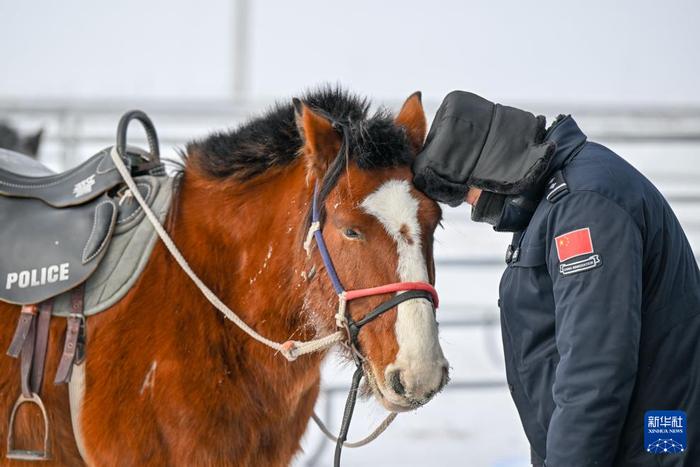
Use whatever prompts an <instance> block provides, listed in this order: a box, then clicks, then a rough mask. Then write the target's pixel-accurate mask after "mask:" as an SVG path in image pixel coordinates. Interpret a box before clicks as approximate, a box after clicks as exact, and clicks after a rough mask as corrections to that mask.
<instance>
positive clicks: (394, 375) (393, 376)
mask: <svg viewBox="0 0 700 467" xmlns="http://www.w3.org/2000/svg"><path fill="white" fill-rule="evenodd" d="M389 385H390V386H391V389H393V390H394V392H395V393H396V394H398V395H400V396H403V395H404V394H405V393H406V388H405V387H404V385H403V383H402V382H401V370H394V371H392V372H391V373H389Z"/></svg>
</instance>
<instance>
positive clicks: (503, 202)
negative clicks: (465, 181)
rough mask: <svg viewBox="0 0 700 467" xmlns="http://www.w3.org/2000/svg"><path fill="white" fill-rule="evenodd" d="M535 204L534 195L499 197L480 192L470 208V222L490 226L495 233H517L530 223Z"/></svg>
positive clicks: (495, 194)
mask: <svg viewBox="0 0 700 467" xmlns="http://www.w3.org/2000/svg"><path fill="white" fill-rule="evenodd" d="M537 204H538V200H537V197H536V196H535V195H534V193H523V194H521V195H500V194H497V193H492V192H490V191H482V192H481V195H480V196H479V201H477V202H476V205H475V206H474V207H473V208H472V220H473V221H474V222H486V223H487V224H491V225H492V226H493V230H495V231H496V232H519V231H521V230H524V229H525V227H527V225H528V224H529V223H530V219H531V218H532V215H533V214H534V213H535V209H537Z"/></svg>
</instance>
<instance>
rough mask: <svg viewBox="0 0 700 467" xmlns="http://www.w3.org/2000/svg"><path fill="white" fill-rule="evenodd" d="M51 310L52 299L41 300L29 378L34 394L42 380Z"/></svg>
mask: <svg viewBox="0 0 700 467" xmlns="http://www.w3.org/2000/svg"><path fill="white" fill-rule="evenodd" d="M52 311H53V300H47V301H45V302H42V303H41V305H40V306H39V317H38V319H37V323H36V337H35V340H34V358H33V359H32V378H31V388H32V391H33V392H34V393H36V394H39V392H40V391H41V384H42V383H43V381H44V363H45V362H46V350H47V349H48V346H49V329H50V328H49V325H50V324H51V312H52Z"/></svg>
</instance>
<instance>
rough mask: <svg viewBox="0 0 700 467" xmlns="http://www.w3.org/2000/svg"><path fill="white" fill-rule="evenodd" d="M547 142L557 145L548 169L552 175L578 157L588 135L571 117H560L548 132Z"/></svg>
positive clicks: (548, 172) (548, 173)
mask: <svg viewBox="0 0 700 467" xmlns="http://www.w3.org/2000/svg"><path fill="white" fill-rule="evenodd" d="M545 141H553V142H554V143H556V145H557V148H556V150H555V152H554V157H553V158H552V162H550V164H549V168H548V169H547V175H551V174H552V173H554V172H556V171H557V170H560V169H561V168H562V167H564V166H565V165H566V164H568V163H569V161H571V159H573V158H574V156H576V154H577V153H578V151H579V149H580V148H581V146H582V145H583V143H585V142H586V135H585V134H584V133H583V132H582V131H581V129H580V128H579V127H578V124H576V121H575V120H574V118H573V117H572V116H571V115H567V116H564V117H562V116H560V117H559V118H557V120H556V121H555V122H554V123H553V124H552V126H551V127H550V128H549V129H548V130H547V134H546V135H545ZM545 179H546V177H545Z"/></svg>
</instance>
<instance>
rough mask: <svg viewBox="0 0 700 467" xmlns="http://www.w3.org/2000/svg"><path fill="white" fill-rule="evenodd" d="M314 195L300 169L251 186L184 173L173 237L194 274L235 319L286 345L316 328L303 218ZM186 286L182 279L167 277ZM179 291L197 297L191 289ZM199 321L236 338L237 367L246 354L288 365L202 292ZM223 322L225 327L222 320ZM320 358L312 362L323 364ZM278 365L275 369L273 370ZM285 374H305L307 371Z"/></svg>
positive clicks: (312, 334)
mask: <svg viewBox="0 0 700 467" xmlns="http://www.w3.org/2000/svg"><path fill="white" fill-rule="evenodd" d="M311 194H312V190H311V189H310V188H309V187H308V186H307V183H306V181H305V169H304V167H303V165H302V164H296V163H295V164H293V165H292V166H290V167H288V168H286V169H285V170H284V171H280V172H278V173H277V174H270V175H261V176H259V177H258V178H256V179H254V180H252V181H250V182H246V183H235V182H233V181H231V180H210V179H206V178H205V177H202V176H200V175H199V174H197V173H196V172H194V171H192V172H188V171H186V172H185V174H184V177H183V180H182V184H181V187H180V192H179V197H178V201H177V211H176V212H175V213H173V215H174V216H175V218H174V219H173V220H174V222H171V223H170V225H171V227H170V231H171V234H172V237H173V239H174V240H175V243H176V244H177V245H178V247H179V248H180V249H181V251H182V253H183V255H184V256H185V258H187V260H188V262H189V263H190V266H191V267H192V268H193V270H194V271H195V272H196V273H197V274H198V275H199V276H200V277H201V278H202V280H203V281H204V283H205V284H207V286H208V287H209V288H210V289H211V290H213V291H214V292H215V293H216V294H217V296H219V298H221V300H223V301H224V302H225V303H226V304H227V305H228V306H229V307H230V308H231V309H232V310H234V312H235V313H236V314H237V315H238V316H240V317H241V318H242V319H243V320H244V321H245V322H246V323H248V324H249V325H250V326H252V327H253V328H254V329H255V330H256V331H257V332H258V333H260V334H262V335H264V336H266V337H268V338H270V339H272V340H275V341H277V342H283V341H286V340H288V339H290V338H292V339H295V340H307V339H311V338H313V337H315V333H316V331H315V329H313V328H312V327H311V325H310V322H309V320H308V318H307V317H306V316H304V315H303V313H302V307H303V302H304V293H305V291H306V288H307V287H306V281H305V275H304V274H303V271H304V262H305V253H304V250H303V248H302V244H303V239H304V237H305V232H304V228H305V225H306V223H305V216H306V214H307V211H308V209H309V203H310V197H311ZM175 276H177V277H179V279H180V280H183V279H184V280H185V281H189V279H187V278H185V276H184V274H181V273H180V274H177V273H176V274H170V275H169V279H168V288H172V287H178V288H179V287H180V286H178V285H174V284H172V285H171V279H170V277H175ZM182 287H183V288H181V289H180V288H179V290H183V291H184V290H189V291H192V290H194V288H193V287H192V286H191V284H182ZM195 295H196V297H195V300H196V301H198V302H202V303H201V304H200V306H199V307H198V310H199V311H197V313H198V314H199V315H198V319H208V320H210V321H211V327H212V328H213V329H214V331H212V332H221V333H231V332H234V333H237V334H236V336H241V339H238V338H236V339H235V340H234V339H230V334H229V336H228V337H226V341H227V342H231V346H232V347H233V348H232V349H230V350H231V351H232V352H233V353H235V354H236V359H237V360H238V361H240V358H241V357H240V355H241V351H242V348H241V346H245V351H246V352H245V354H246V355H247V356H248V357H250V358H252V360H253V361H255V360H259V359H265V360H266V361H276V362H282V363H283V364H285V365H286V362H285V361H284V359H283V358H281V357H280V356H279V355H275V352H274V351H273V350H272V349H269V348H267V347H265V346H263V345H261V344H259V343H257V342H254V341H253V340H252V339H250V338H248V337H247V336H244V335H243V334H242V332H241V331H240V330H238V329H237V328H235V326H234V325H233V324H232V323H229V322H224V325H223V326H222V320H221V317H220V316H219V312H218V311H216V310H214V309H213V307H211V306H210V305H208V304H207V303H203V302H204V299H203V297H201V295H200V294H199V293H198V292H197V293H196V294H195ZM224 321H225V320H224ZM320 360H321V356H320V355H319V356H314V357H312V358H310V359H308V361H309V362H310V363H311V366H312V367H314V366H318V365H320ZM275 366H276V365H275ZM287 367H296V368H302V367H305V368H308V367H307V366H306V365H296V364H295V365H287Z"/></svg>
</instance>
